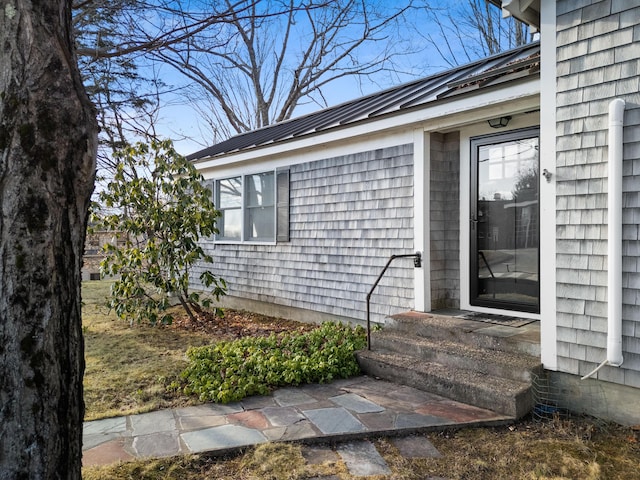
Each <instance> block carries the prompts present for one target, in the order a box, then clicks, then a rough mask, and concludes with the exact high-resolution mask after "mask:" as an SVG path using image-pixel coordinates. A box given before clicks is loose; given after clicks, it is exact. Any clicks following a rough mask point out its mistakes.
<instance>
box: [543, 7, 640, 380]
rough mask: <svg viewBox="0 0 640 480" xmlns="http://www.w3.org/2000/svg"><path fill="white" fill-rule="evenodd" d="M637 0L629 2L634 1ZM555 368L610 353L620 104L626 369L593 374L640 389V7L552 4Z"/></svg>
mask: <svg viewBox="0 0 640 480" xmlns="http://www.w3.org/2000/svg"><path fill="white" fill-rule="evenodd" d="M632 4H633V6H631V5H632ZM557 14H558V17H557V37H556V38H557V47H558V48H557V64H558V68H557V75H558V79H557V84H556V88H557V97H556V101H557V117H556V120H557V126H556V127H557V128H556V131H557V135H558V136H557V142H556V148H557V172H556V175H557V176H556V179H557V199H556V209H557V214H556V233H557V242H556V247H557V264H556V268H557V282H558V285H557V311H558V314H557V320H558V330H557V332H558V337H557V340H558V355H559V358H558V367H559V369H560V370H561V371H565V372H568V373H573V374H579V375H584V374H586V373H589V372H590V371H591V370H593V368H594V367H595V366H596V365H597V364H598V363H600V362H601V361H602V360H604V358H605V357H606V330H607V318H606V317H607V294H606V292H607V277H606V275H607V272H606V270H607V251H606V248H607V246H606V245H607V223H606V222H607V212H606V208H607V193H606V192H607V183H606V182H607V170H608V164H607V148H606V146H607V129H608V123H607V122H608V118H607V112H608V105H609V102H610V101H611V100H613V99H614V98H622V99H623V100H625V101H626V111H625V127H624V149H623V150H624V175H625V177H624V181H623V205H624V211H623V255H624V258H623V288H624V290H623V303H624V305H623V355H624V358H625V362H624V364H623V365H622V368H619V369H618V368H611V367H605V368H603V369H602V370H600V371H599V372H598V374H597V375H598V376H597V378H599V379H601V380H606V381H610V382H615V383H621V384H625V385H629V386H634V387H638V386H640V381H639V379H640V375H639V374H638V372H640V338H639V337H640V323H639V322H640V307H639V306H638V304H639V303H640V273H638V270H639V269H640V262H639V261H638V259H640V245H639V232H638V223H639V220H640V194H639V191H640V168H638V166H637V165H638V164H639V160H640V134H638V131H639V130H640V107H639V105H638V104H639V103H640V95H639V93H638V91H639V90H640V77H638V72H639V71H640V60H639V59H640V43H639V42H638V31H640V7H638V6H637V4H634V2H624V1H615V0H614V1H613V2H612V1H611V0H608V1H600V2H591V1H586V0H561V1H559V2H558V3H557Z"/></svg>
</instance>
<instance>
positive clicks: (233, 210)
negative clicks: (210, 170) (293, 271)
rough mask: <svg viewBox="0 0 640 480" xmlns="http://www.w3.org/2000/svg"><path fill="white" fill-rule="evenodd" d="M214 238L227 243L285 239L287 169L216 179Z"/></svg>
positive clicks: (287, 213) (287, 219) (286, 238)
mask: <svg viewBox="0 0 640 480" xmlns="http://www.w3.org/2000/svg"><path fill="white" fill-rule="evenodd" d="M215 191H216V206H217V208H218V210H220V212H221V213H222V217H221V218H220V219H218V225H217V226H218V230H219V233H218V235H217V236H216V239H217V240H219V241H229V242H275V241H276V240H277V241H279V242H282V241H288V240H289V170H288V169H278V170H276V171H275V172H274V171H269V172H261V173H255V174H248V175H238V176H235V177H230V178H225V179H221V180H217V181H216V182H215Z"/></svg>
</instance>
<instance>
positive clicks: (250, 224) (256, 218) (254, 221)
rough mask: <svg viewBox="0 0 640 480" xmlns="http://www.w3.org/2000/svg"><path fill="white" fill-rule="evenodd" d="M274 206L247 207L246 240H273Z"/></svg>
mask: <svg viewBox="0 0 640 480" xmlns="http://www.w3.org/2000/svg"><path fill="white" fill-rule="evenodd" d="M274 215H275V209H274V207H255V208H247V230H246V233H247V240H262V241H273V240H275V217H274Z"/></svg>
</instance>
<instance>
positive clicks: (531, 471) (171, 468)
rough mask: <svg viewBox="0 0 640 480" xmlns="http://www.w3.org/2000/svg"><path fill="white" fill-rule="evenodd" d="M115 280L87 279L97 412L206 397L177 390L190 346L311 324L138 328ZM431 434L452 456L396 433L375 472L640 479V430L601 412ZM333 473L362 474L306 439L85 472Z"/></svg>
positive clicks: (380, 444) (183, 476) (238, 318)
mask: <svg viewBox="0 0 640 480" xmlns="http://www.w3.org/2000/svg"><path fill="white" fill-rule="evenodd" d="M108 287H109V284H108V283H107V282H85V283H84V284H83V300H84V309H83V329H84V333H85V358H86V371H85V381H84V385H85V402H86V419H87V420H92V419H98V418H106V417H110V416H114V415H124V414H131V413H139V412H146V411H151V410H156V409H159V408H170V407H176V406H183V405H188V404H196V403H199V402H198V400H197V398H195V397H193V398H192V397H186V396H184V395H182V394H181V393H180V392H179V391H176V390H175V389H171V388H170V385H171V384H172V382H174V381H176V380H177V379H178V378H179V374H180V372H181V371H182V369H184V367H185V366H186V358H185V352H186V350H187V348H188V347H189V346H198V345H205V344H208V343H211V342H215V341H217V340H220V339H228V338H233V337H235V336H238V335H255V334H267V333H269V332H270V331H281V330H292V329H300V328H309V327H301V326H300V324H296V323H295V322H286V321H279V320H277V319H270V318H268V317H263V316H259V315H252V314H250V315H246V314H241V313H234V312H230V313H229V315H228V317H227V319H226V320H224V321H220V322H218V324H217V325H209V326H206V325H187V324H183V323H181V322H176V324H177V325H174V326H171V327H152V326H149V325H133V326H129V324H128V323H126V322H124V321H122V320H119V319H117V317H116V316H115V315H114V314H113V313H109V312H108V311H107V309H106V308H105V307H104V306H103V305H104V301H103V300H104V298H105V296H106V295H107V294H108ZM425 437H426V438H428V439H429V441H431V442H432V443H433V444H434V446H435V447H436V448H437V449H438V451H440V453H442V458H437V459H421V460H414V459H406V458H403V457H402V456H401V455H399V453H398V451H397V450H396V449H395V448H394V447H393V445H392V444H391V443H390V442H389V441H388V440H386V439H384V438H381V439H375V444H376V447H377V448H378V451H380V452H381V454H382V455H383V456H384V458H385V460H386V462H387V464H388V465H389V466H390V468H391V470H392V472H393V473H392V475H390V476H387V477H367V478H369V479H374V478H375V480H383V479H385V480H386V479H398V480H404V479H425V478H429V477H435V478H438V477H440V478H447V479H469V480H472V479H479V480H480V479H482V480H484V479H491V480H494V479H495V480H506V479H509V480H512V479H547V480H551V479H589V480H595V479H635V478H640V444H639V443H638V442H639V441H640V432H639V431H637V430H634V429H630V428H623V427H619V426H617V425H612V424H607V423H603V422H598V421H595V420H593V419H584V418H571V419H556V420H555V421H549V422H543V423H536V422H532V421H524V422H520V423H518V424H517V425H514V426H511V427H504V428H481V429H468V430H461V431H446V432H434V433H430V434H427V435H425ZM331 475H333V476H334V477H333V478H338V479H349V478H352V477H350V476H349V474H348V473H347V470H346V468H345V466H344V464H343V463H342V462H341V461H335V462H325V464H323V465H319V466H318V465H315V466H310V465H306V464H305V462H304V459H303V457H302V453H301V446H300V445H297V444H267V445H262V446H259V447H257V448H255V449H249V450H247V451H246V452H244V453H243V454H240V455H237V456H234V457H227V458H211V457H207V456H206V455H199V456H186V457H176V458H170V459H160V460H149V461H144V462H141V461H136V462H130V463H124V464H120V465H113V466H108V467H88V468H84V469H83V478H84V479H85V480H97V479H114V480H124V479H142V480H160V479H162V480H170V479H175V480H179V479H180V480H196V479H198V480H199V479H205V478H206V479H220V480H224V479H229V480H230V479H234V480H237V479H247V480H249V479H255V480H263V479H264V480H266V479H273V480H280V479H293V480H302V479H310V478H314V477H322V476H331ZM330 478H331V477H330Z"/></svg>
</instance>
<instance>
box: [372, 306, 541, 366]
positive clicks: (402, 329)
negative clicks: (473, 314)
mask: <svg viewBox="0 0 640 480" xmlns="http://www.w3.org/2000/svg"><path fill="white" fill-rule="evenodd" d="M384 330H385V331H389V330H392V331H394V332H395V333H397V334H399V335H406V336H407V337H410V338H415V337H423V338H428V339H430V340H444V341H451V342H459V343H463V344H466V345H471V346H474V347H478V348H483V349H491V350H500V351H505V352H514V353H525V354H527V355H531V356H534V357H540V330H539V327H538V326H537V324H534V325H531V326H525V327H521V328H513V327H508V326H501V325H495V324H491V323H483V322H478V321H473V320H466V319H463V318H458V317H455V316H448V315H436V314H432V313H421V312H407V313H401V314H398V315H393V316H391V317H388V318H387V321H386V323H385V326H384Z"/></svg>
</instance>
